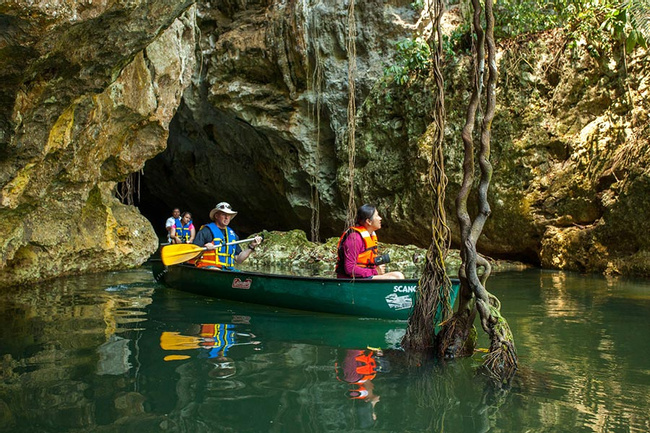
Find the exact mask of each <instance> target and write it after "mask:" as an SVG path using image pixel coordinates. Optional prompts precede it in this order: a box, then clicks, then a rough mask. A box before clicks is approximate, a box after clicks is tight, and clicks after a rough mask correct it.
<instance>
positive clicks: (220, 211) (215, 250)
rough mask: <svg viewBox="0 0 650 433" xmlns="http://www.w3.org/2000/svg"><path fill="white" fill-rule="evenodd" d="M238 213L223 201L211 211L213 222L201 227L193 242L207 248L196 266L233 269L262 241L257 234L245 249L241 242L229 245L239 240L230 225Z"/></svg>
mask: <svg viewBox="0 0 650 433" xmlns="http://www.w3.org/2000/svg"><path fill="white" fill-rule="evenodd" d="M236 215H237V212H235V211H234V210H232V207H230V205H229V204H228V203H226V202H223V201H222V202H221V203H219V204H218V205H216V206H215V207H214V209H212V210H211V211H210V219H211V220H212V222H211V223H209V224H206V225H205V226H203V228H201V230H200V231H199V233H198V234H197V235H196V238H195V239H194V242H193V243H194V245H198V246H200V247H205V248H207V251H206V252H204V253H203V255H201V257H199V259H198V260H197V261H196V266H198V267H200V268H206V267H211V268H223V269H232V268H233V266H234V265H235V263H242V262H243V261H244V260H246V259H247V258H248V256H249V255H250V253H251V252H252V251H253V250H254V249H255V248H256V247H257V246H258V245H259V244H261V243H262V237H261V236H256V237H255V239H254V240H252V241H251V242H250V243H249V244H248V247H247V248H246V249H245V250H242V248H241V247H240V246H239V244H237V245H228V243H231V242H234V241H238V240H239V236H237V234H236V233H235V232H234V231H233V229H231V228H230V227H228V224H230V221H232V219H233V218H235V216H236Z"/></svg>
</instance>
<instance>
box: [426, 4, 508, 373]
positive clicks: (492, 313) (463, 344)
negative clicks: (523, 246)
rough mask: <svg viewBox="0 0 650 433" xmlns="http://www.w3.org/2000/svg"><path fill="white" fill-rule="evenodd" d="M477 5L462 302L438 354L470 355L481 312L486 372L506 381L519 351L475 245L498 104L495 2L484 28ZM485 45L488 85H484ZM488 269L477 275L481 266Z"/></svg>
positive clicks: (461, 216)
mask: <svg viewBox="0 0 650 433" xmlns="http://www.w3.org/2000/svg"><path fill="white" fill-rule="evenodd" d="M472 5H473V7H474V17H473V26H474V32H475V35H476V39H475V45H474V53H475V62H474V72H473V74H474V75H473V79H474V87H473V90H472V95H471V98H470V103H469V106H468V110H467V116H466V121H465V126H464V128H463V132H462V139H463V145H464V159H463V181H462V184H461V188H460V190H459V193H458V195H457V197H456V216H457V218H458V223H459V226H460V235H461V249H460V252H461V259H462V264H461V268H460V270H459V277H460V280H461V294H460V305H459V309H458V311H457V313H456V314H455V315H454V317H453V318H452V319H451V320H450V322H449V324H448V326H447V327H446V328H445V330H444V332H443V333H442V335H441V343H440V344H439V347H438V349H439V353H440V354H441V355H444V356H446V357H454V356H459V355H469V354H471V352H472V351H473V346H474V342H473V341H471V340H472V337H473V335H475V331H474V332H472V331H471V330H470V328H472V323H473V321H474V317H475V315H476V313H477V312H478V314H479V316H480V322H481V327H482V328H483V330H484V331H485V332H486V333H487V334H488V336H489V337H490V348H489V352H488V354H487V355H486V357H485V359H484V363H483V369H484V371H485V372H486V373H487V374H488V375H489V376H490V377H491V378H493V379H494V380H495V381H497V382H498V383H504V382H508V381H509V380H510V379H511V378H512V376H513V375H514V373H515V371H516V369H517V354H516V349H515V345H514V339H513V336H512V333H511V331H510V328H509V326H508V323H507V322H506V320H505V319H504V318H503V317H502V316H501V314H500V311H499V308H500V302H499V301H498V299H496V297H494V296H493V295H492V294H490V293H489V292H488V291H487V290H486V288H485V283H486V281H487V277H488V276H489V273H490V266H489V263H488V262H487V260H486V259H485V258H483V257H481V256H480V255H479V254H478V251H477V248H476V244H477V241H478V238H479V236H480V235H481V232H482V231H483V227H484V225H485V222H486V221H487V218H488V217H489V216H490V213H491V209H490V205H489V203H488V188H489V186H490V181H491V178H492V165H491V164H490V141H491V127H492V120H493V119H494V114H495V109H496V83H497V67H496V47H495V44H494V15H493V10H492V8H493V1H492V0H485V25H486V28H485V31H483V27H482V24H481V12H482V10H481V5H480V3H479V0H472ZM486 47H487V66H488V71H487V85H486V86H485V89H484V85H483V83H484V80H485V73H486V71H485V66H486V62H485V59H486ZM484 90H485V99H486V103H485V112H484V115H483V119H482V122H481V134H480V140H479V146H478V163H479V168H480V179H479V182H478V188H477V195H478V213H477V215H476V217H475V218H474V220H472V219H471V217H470V215H469V212H468V209H467V201H468V198H469V194H470V192H471V189H472V186H473V185H474V180H475V179H474V170H475V165H474V152H475V145H474V124H475V123H476V112H477V111H478V109H479V108H480V101H481V95H482V94H483V91H484ZM479 267H482V268H483V269H484V272H483V275H481V276H479V274H478V268H479Z"/></svg>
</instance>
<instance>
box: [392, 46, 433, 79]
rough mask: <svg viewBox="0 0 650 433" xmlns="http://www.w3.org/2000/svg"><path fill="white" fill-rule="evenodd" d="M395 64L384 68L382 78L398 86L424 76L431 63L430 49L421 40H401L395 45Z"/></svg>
mask: <svg viewBox="0 0 650 433" xmlns="http://www.w3.org/2000/svg"><path fill="white" fill-rule="evenodd" d="M395 48H396V55H395V63H393V64H392V65H388V66H387V67H385V68H384V76H385V77H387V78H392V79H393V80H394V81H395V82H396V83H398V84H400V85H405V84H408V82H409V81H410V80H411V79H414V78H417V77H420V76H422V75H424V74H426V73H427V72H428V70H429V64H430V62H431V48H430V47H429V44H427V42H426V41H425V40H424V39H423V38H421V37H417V38H415V39H402V40H401V41H399V42H397V43H396V44H395Z"/></svg>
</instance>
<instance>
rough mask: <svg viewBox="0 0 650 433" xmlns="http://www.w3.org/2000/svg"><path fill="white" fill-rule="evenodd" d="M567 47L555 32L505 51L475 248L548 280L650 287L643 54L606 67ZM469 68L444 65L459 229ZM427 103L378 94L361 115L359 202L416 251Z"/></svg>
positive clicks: (425, 212)
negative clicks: (622, 277)
mask: <svg viewBox="0 0 650 433" xmlns="http://www.w3.org/2000/svg"><path fill="white" fill-rule="evenodd" d="M565 41H566V39H565V35H563V34H562V33H561V32H560V31H557V32H549V33H546V34H540V35H536V36H535V38H534V39H527V40H526V39H524V40H521V41H520V42H518V43H514V44H513V43H510V44H509V45H508V48H507V49H505V48H504V47H501V48H500V52H499V56H498V68H499V77H500V79H499V88H498V93H497V105H498V107H497V115H496V118H495V120H494V123H493V128H492V154H491V160H492V163H493V167H494V175H493V178H492V184H491V187H490V192H489V197H490V204H491V207H492V215H491V217H490V218H489V220H488V223H487V224H486V226H485V229H484V235H483V236H482V237H481V239H480V241H479V248H480V249H481V251H482V252H483V253H485V254H488V255H492V256H496V257H511V258H512V257H516V258H518V259H527V260H529V261H531V262H533V263H540V264H541V265H542V266H544V267H548V268H558V269H569V270H577V271H597V272H606V273H612V274H616V273H623V274H641V275H650V273H649V272H648V270H649V269H650V267H649V266H650V261H648V259H649V253H650V250H649V248H648V247H649V245H648V241H647V237H646V236H644V235H643V233H645V232H646V231H647V230H648V228H649V227H650V225H649V224H648V221H647V217H646V215H647V214H648V212H649V211H650V208H649V206H648V198H647V192H648V185H649V181H650V177H649V175H650V172H649V171H648V169H647V167H648V162H650V161H649V158H650V146H649V144H650V143H649V142H648V141H649V138H648V137H649V134H648V133H649V132H650V130H649V127H648V112H649V109H650V107H649V106H648V95H649V94H650V86H649V85H650V81H649V78H648V77H649V74H650V69H649V68H648V63H647V61H645V60H644V59H645V58H646V56H647V53H646V52H645V51H644V50H641V49H640V50H637V51H636V52H634V53H633V54H632V56H630V57H629V58H628V59H627V62H625V61H624V59H623V58H622V57H621V56H620V55H617V52H611V53H609V56H610V58H609V59H608V61H607V62H602V61H601V60H599V59H595V58H593V57H592V56H591V55H590V54H589V52H588V50H587V49H586V48H585V47H584V46H583V45H580V44H578V45H577V46H575V47H572V46H570V44H565ZM469 67H470V65H469V59H468V57H467V56H466V55H460V54H459V55H457V56H456V58H449V57H448V59H447V64H446V69H445V77H446V79H447V84H446V85H447V88H446V96H447V101H446V103H447V107H446V108H447V114H448V121H447V125H446V131H445V132H446V146H447V147H446V164H447V174H448V176H449V182H450V183H449V187H448V192H447V194H448V195H447V201H448V218H449V222H450V225H451V226H452V227H454V228H455V224H456V221H455V214H454V207H453V199H454V198H455V195H456V193H457V191H458V189H459V185H460V182H461V179H462V157H463V155H462V141H461V129H462V127H463V125H464V118H465V110H466V106H467V100H468V96H469V85H468V77H469V75H468V72H467V71H468V69H469ZM405 101H406V102H405ZM427 103H428V98H427V92H426V90H424V89H423V88H422V87H421V85H420V84H418V83H413V84H412V85H411V86H410V87H408V88H405V87H398V86H393V87H389V88H388V89H384V90H381V91H378V92H376V93H373V94H372V95H371V96H370V97H369V98H368V99H367V100H366V102H365V104H366V107H365V110H364V113H362V125H363V126H362V127H361V134H362V136H363V140H362V141H363V143H364V147H363V148H362V153H361V155H358V156H357V161H358V163H359V165H360V166H363V169H362V170H361V174H360V175H359V177H358V182H359V184H360V185H361V186H360V188H361V190H362V195H363V196H364V197H377V199H376V200H375V201H376V202H377V203H379V205H380V206H381V208H383V209H385V211H384V212H385V214H386V216H388V219H389V221H390V222H391V226H390V227H389V228H388V229H389V230H392V227H393V225H394V226H395V227H397V228H399V229H400V231H401V232H402V233H405V234H406V237H407V240H408V241H412V242H417V239H418V238H419V239H429V237H428V236H427V234H428V233H427V231H426V228H425V224H426V223H427V222H428V218H429V217H428V216H429V215H430V210H429V205H428V198H427V196H426V193H425V191H426V190H427V186H426V178H425V176H424V175H425V173H426V167H427V166H428V164H429V160H430V151H431V146H430V140H431V137H432V131H426V132H424V133H421V132H420V131H424V130H425V128H426V127H427V119H426V117H424V118H423V107H426V106H427ZM424 115H425V113H424ZM477 131H478V130H477ZM396 143H399V144H398V145H397V146H396ZM474 209H476V207H475V206H474ZM389 230H385V232H388V231H389ZM382 231H384V229H382ZM454 232H455V233H458V230H457V229H456V230H454ZM455 240H456V241H458V239H457V238H456V239H455Z"/></svg>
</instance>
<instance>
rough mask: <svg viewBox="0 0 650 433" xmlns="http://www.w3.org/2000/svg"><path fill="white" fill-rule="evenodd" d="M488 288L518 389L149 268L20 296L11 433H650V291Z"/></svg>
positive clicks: (554, 281) (14, 300)
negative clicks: (166, 278)
mask: <svg viewBox="0 0 650 433" xmlns="http://www.w3.org/2000/svg"><path fill="white" fill-rule="evenodd" d="M488 287H489V289H490V290H491V291H492V292H493V293H495V294H496V295H497V296H498V297H499V298H500V299H501V301H502V304H503V307H502V313H503V314H504V316H505V317H506V318H507V319H508V321H509V323H510V326H511V328H512V330H513V333H514V335H515V339H516V345H517V350H518V353H519V356H520V364H521V369H520V371H519V373H518V375H517V377H516V380H515V381H514V382H513V385H512V388H511V389H510V390H508V391H507V392H496V391H495V390H494V389H493V388H491V387H490V386H488V385H487V384H486V382H485V381H484V380H483V379H482V378H481V377H477V376H476V374H475V367H476V366H477V365H478V364H480V361H481V358H480V357H481V354H480V353H478V354H477V355H476V356H475V357H474V358H470V359H464V360H459V361H455V362H451V363H448V364H446V365H423V366H421V367H419V368H407V367H406V366H405V362H404V356H403V353H402V352H401V351H399V350H398V344H399V340H400V338H401V336H402V335H403V333H404V329H405V326H406V325H405V323H404V322H398V321H385V320H372V319H359V318H353V317H344V316H333V315H324V314H307V313H301V312H296V311H289V310H278V309H275V308H270V307H263V306H254V305H247V304H239V303H232V302H224V301H218V300H214V299H209V298H204V297H200V296H194V295H189V294H184V293H182V292H178V291H174V290H171V289H167V288H164V287H163V286H160V285H158V284H155V283H154V282H153V279H152V276H151V272H150V271H149V270H148V269H144V268H143V269H139V270H135V271H129V272H117V273H107V274H100V275H92V276H83V277H75V278H67V279H60V280H56V281H53V282H48V283H44V284H40V285H36V286H25V287H21V288H17V289H12V290H10V291H8V290H5V291H4V292H3V293H2V294H1V295H0V313H1V314H0V359H1V364H0V365H1V370H0V373H1V377H2V382H1V383H0V431H2V432H5V431H6V432H91V431H92V432H131V431H132V432H138V433H144V432H212V431H214V432H221V431H225V432H267V431H268V432H294V431H295V432H320V431H359V430H374V431H384V432H389V431H395V432H401V431H412V432H419V431H445V432H487V431H491V432H524V431H529V432H647V431H650V416H649V415H648V414H649V413H650V344H649V338H648V332H649V331H650V326H649V325H650V282H649V281H646V280H636V281H635V280H627V279H606V278H602V277H598V276H583V275H577V274H570V273H562V272H548V271H538V270H533V271H526V272H510V273H503V274H498V275H495V276H493V277H492V278H491V279H490V281H489V286H488ZM486 344H487V343H486V339H485V337H482V340H481V345H482V346H483V347H485V345H486ZM377 349H381V351H379V350H377Z"/></svg>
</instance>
